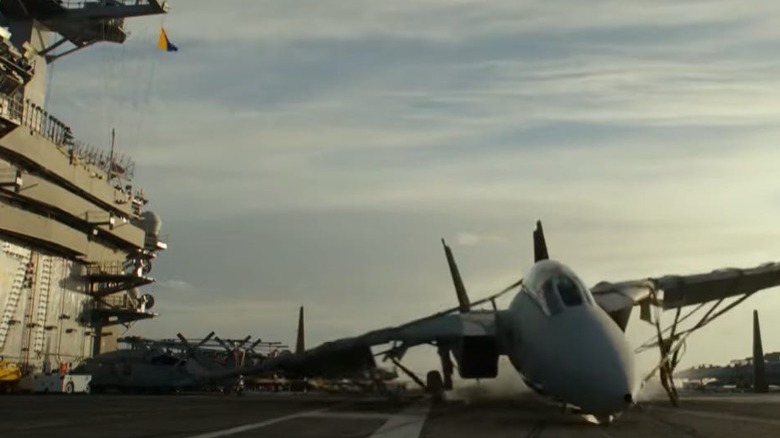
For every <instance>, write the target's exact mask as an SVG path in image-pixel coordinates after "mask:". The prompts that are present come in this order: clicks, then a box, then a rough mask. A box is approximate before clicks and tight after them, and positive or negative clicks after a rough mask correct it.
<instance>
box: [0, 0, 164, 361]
mask: <svg viewBox="0 0 780 438" xmlns="http://www.w3.org/2000/svg"><path fill="white" fill-rule="evenodd" d="M166 12H167V7H166V5H165V4H164V3H160V2H159V1H157V0H93V1H78V2H76V1H65V0H0V15H1V16H0V26H2V29H0V356H2V358H0V359H2V360H5V361H11V362H15V363H18V364H19V366H20V368H21V369H22V371H23V373H25V374H31V373H36V372H41V371H48V369H52V368H53V369H56V368H55V367H67V366H75V365H76V363H77V362H78V361H80V360H81V359H83V358H86V357H90V356H93V355H95V354H98V353H100V352H103V351H110V350H114V349H116V340H117V337H118V336H119V335H121V334H122V332H123V331H124V329H125V327H127V326H128V325H129V324H131V323H132V322H135V321H139V320H143V319H147V318H151V317H153V316H155V315H154V314H153V313H152V312H151V311H150V310H149V309H150V308H151V307H152V305H153V304H154V299H153V298H152V295H150V294H148V293H142V292H141V291H139V288H141V287H143V286H145V285H148V284H150V283H152V282H153V281H154V280H153V279H152V278H151V277H149V275H148V274H149V271H150V269H151V261H152V259H153V258H154V257H155V256H156V254H157V253H158V252H159V251H160V250H163V249H165V248H166V244H165V243H164V242H163V241H162V240H165V239H161V238H160V234H159V231H160V230H159V227H160V220H159V218H158V217H157V216H156V215H155V214H154V213H151V212H148V211H144V206H145V204H146V203H147V199H146V197H145V196H144V194H143V191H142V190H140V189H139V188H138V187H136V186H135V182H134V181H133V166H134V163H133V162H132V161H131V160H130V159H129V158H126V157H120V156H119V154H117V153H115V152H114V149H113V147H109V146H108V145H106V146H104V147H102V148H94V147H90V146H88V145H86V144H84V143H83V142H81V141H79V140H78V138H77V135H74V132H73V130H72V129H71V127H70V126H68V124H67V120H66V117H64V116H60V115H55V114H50V113H48V112H47V111H46V102H44V98H45V96H46V87H47V83H46V69H47V65H48V64H51V63H53V62H56V60H57V59H59V58H60V57H62V56H66V55H69V54H71V53H73V52H77V51H78V50H82V49H84V48H87V47H89V46H91V45H93V44H97V43H118V44H121V43H123V42H124V41H125V40H126V38H127V36H128V33H127V31H126V29H125V27H124V22H125V19H126V18H129V17H139V16H146V15H155V14H164V13H166ZM84 80H90V79H88V78H85V79H84Z"/></svg>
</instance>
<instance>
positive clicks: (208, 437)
mask: <svg viewBox="0 0 780 438" xmlns="http://www.w3.org/2000/svg"><path fill="white" fill-rule="evenodd" d="M324 410H326V409H315V410H312V411H304V412H298V413H295V414H291V415H285V416H283V417H276V418H271V419H270V420H265V421H259V422H257V423H250V424H245V425H243V426H236V427H231V428H230V429H223V430H218V431H215V432H208V433H203V434H200V435H193V436H191V437H189V438H219V437H222V436H228V435H235V434H237V433H241V432H246V431H248V430H252V429H259V428H261V427H266V426H270V425H272V424H276V423H281V422H283V421H287V420H293V419H296V418H300V417H305V416H307V415H311V414H316V413H318V412H322V411H324Z"/></svg>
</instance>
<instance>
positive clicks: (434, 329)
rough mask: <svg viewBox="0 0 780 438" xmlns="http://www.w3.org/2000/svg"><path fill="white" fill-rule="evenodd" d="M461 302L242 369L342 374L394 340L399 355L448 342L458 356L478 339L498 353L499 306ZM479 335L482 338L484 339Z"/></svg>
mask: <svg viewBox="0 0 780 438" xmlns="http://www.w3.org/2000/svg"><path fill="white" fill-rule="evenodd" d="M519 284H520V281H518V282H516V283H514V284H512V285H510V286H509V287H507V288H505V289H504V290H502V291H501V292H499V293H497V294H494V295H491V296H489V297H487V298H484V299H482V300H478V301H475V302H473V303H469V308H473V307H474V306H478V305H480V304H483V303H486V302H488V301H492V300H495V299H496V298H498V297H499V296H501V295H504V294H505V293H507V292H509V291H511V290H513V289H515V288H516V287H517V286H518V285H519ZM462 307H463V306H458V307H453V308H451V309H447V310H444V311H442V312H439V313H436V314H433V315H430V316H426V317H424V318H420V319H416V320H414V321H410V322H408V323H405V324H402V325H398V326H394V327H386V328H381V329H378V330H373V331H370V332H367V333H364V334H362V335H359V336H354V337H349V338H342V339H337V340H334V341H330V342H326V343H324V344H321V345H319V346H317V347H315V348H312V349H309V350H306V351H303V352H300V353H297V354H292V353H286V354H282V355H280V356H277V357H275V358H271V359H268V360H265V361H264V362H263V363H261V364H259V365H258V366H256V367H252V368H247V369H244V370H242V372H243V373H244V374H262V373H266V372H273V371H283V372H288V373H293V374H298V375H304V376H338V375H343V374H350V373H353V372H355V371H360V370H364V369H367V368H373V367H375V366H376V363H375V360H374V354H373V353H372V351H371V347H374V346H379V345H384V344H390V343H392V344H393V348H392V349H391V351H390V353H389V354H390V355H392V356H394V357H396V358H400V357H401V356H403V353H404V352H405V351H406V349H408V348H410V347H414V346H417V345H421V344H435V345H439V346H442V345H444V346H447V348H448V349H449V350H452V351H453V353H454V354H455V356H456V358H457V357H458V353H459V351H462V349H463V348H464V344H468V346H474V345H479V346H478V347H472V348H484V346H485V345H488V346H491V345H492V346H493V347H494V349H495V350H496V354H498V353H500V351H498V350H499V349H500V341H499V340H498V332H499V331H498V329H497V325H498V324H500V321H499V320H500V319H501V313H502V312H501V311H496V310H477V311H466V312H463V313H455V312H458V311H461V312H462V311H463V309H462ZM479 341H483V342H482V343H480V342H479Z"/></svg>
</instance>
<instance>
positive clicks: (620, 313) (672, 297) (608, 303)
mask: <svg viewBox="0 0 780 438" xmlns="http://www.w3.org/2000/svg"><path fill="white" fill-rule="evenodd" d="M776 286H780V263H766V264H763V265H760V266H758V267H755V268H747V269H739V268H727V269H719V270H716V271H712V272H709V273H704V274H693V275H667V276H663V277H658V278H648V279H644V280H631V281H621V282H616V283H610V282H600V283H598V284H596V285H595V286H594V287H593V288H592V289H591V292H592V293H593V297H594V298H595V300H596V302H597V303H598V304H599V306H601V307H602V308H603V309H604V310H605V311H607V313H609V314H610V315H611V316H612V318H613V319H614V320H615V322H617V323H618V325H620V326H621V327H622V328H623V329H624V330H625V327H626V325H627V323H628V318H629V316H630V314H631V310H632V309H633V307H634V306H635V305H638V306H640V309H641V315H640V317H641V318H642V319H643V320H647V321H650V318H651V317H650V306H658V307H660V308H662V309H664V310H667V309H676V308H681V307H685V306H690V305H694V304H702V303H706V302H709V301H714V300H722V299H725V298H729V297H734V296H739V295H749V294H753V293H755V292H758V291H760V290H763V289H768V288H772V287H776Z"/></svg>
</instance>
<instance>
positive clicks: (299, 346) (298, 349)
mask: <svg viewBox="0 0 780 438" xmlns="http://www.w3.org/2000/svg"><path fill="white" fill-rule="evenodd" d="M305 336H306V333H305V331H304V326H303V306H301V309H300V310H299V311H298V338H297V339H296V340H295V353H296V354H298V353H303V352H304V351H305V350H306V340H305Z"/></svg>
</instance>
